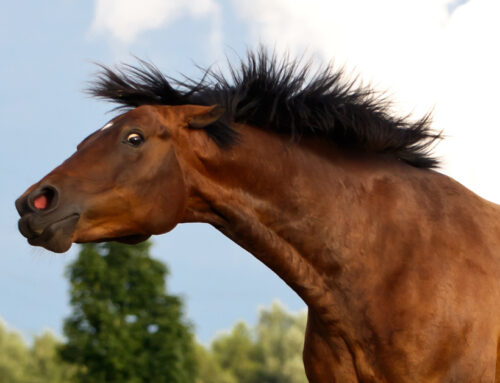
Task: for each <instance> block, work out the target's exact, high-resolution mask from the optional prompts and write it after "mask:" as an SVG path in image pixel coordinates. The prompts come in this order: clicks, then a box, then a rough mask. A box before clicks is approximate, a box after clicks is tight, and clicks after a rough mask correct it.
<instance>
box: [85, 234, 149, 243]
mask: <svg viewBox="0 0 500 383" xmlns="http://www.w3.org/2000/svg"><path fill="white" fill-rule="evenodd" d="M149 237H151V235H149V234H131V235H126V236H123V237H109V238H100V239H97V240H94V241H92V242H94V243H99V242H110V241H115V242H120V243H125V244H127V245H137V244H138V243H141V242H144V241H146V240H148V239H149ZM77 243H80V242H78V241H77Z"/></svg>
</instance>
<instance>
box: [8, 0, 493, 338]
mask: <svg viewBox="0 0 500 383" xmlns="http://www.w3.org/2000/svg"><path fill="white" fill-rule="evenodd" d="M373 3H375V2H370V1H365V0H351V1H347V0H346V1H342V0H332V1H326V0H310V1H300V0H297V1H294V2H290V1H286V0H252V1H250V0H227V1H216V0H192V1H191V2H183V3H181V2H173V1H172V0H144V1H141V2H138V1H131V0H121V1H118V0H96V1H94V2H90V1H87V2H82V1H76V0H54V1H50V2H39V1H25V2H19V1H14V0H7V1H3V2H2V12H0V51H1V55H2V60H0V79H1V90H2V91H1V92H0V133H1V137H2V141H1V142H2V148H1V149H0V167H1V168H0V170H1V174H2V176H3V180H2V186H3V187H2V188H0V196H1V202H0V240H1V243H2V250H1V252H0V316H1V317H2V318H3V319H4V320H5V321H6V322H7V323H8V324H9V325H10V326H12V327H13V328H16V329H18V330H20V331H22V332H23V333H24V334H25V335H27V336H28V337H29V336H30V335H31V334H33V333H36V332H40V331H41V330H42V329H43V328H45V327H49V328H52V329H54V330H55V331H56V332H59V333H60V332H61V325H62V320H63V318H64V317H65V316H66V315H68V313H69V306H68V300H69V296H68V284H67V281H66V279H65V277H64V270H65V268H66V266H67V264H68V263H69V262H71V260H73V259H74V257H75V254H76V251H77V247H76V246H74V247H73V248H72V250H71V251H70V252H69V253H66V254H63V255H60V254H52V253H49V252H47V251H45V250H41V249H38V248H32V247H30V246H29V245H28V244H27V243H26V241H25V240H24V239H23V237H21V235H20V234H19V233H18V232H17V213H16V212H15V209H14V200H15V199H16V198H17V197H18V195H19V194H21V193H22V192H23V191H24V190H25V189H26V188H27V187H28V186H29V185H31V184H32V183H33V182H36V181H37V180H39V179H40V178H41V177H42V176H43V175H45V174H46V173H47V172H48V171H50V170H51V169H52V168H54V167H55V166H56V165H58V164H59V163H60V162H61V161H62V160H64V159H65V158H66V157H68V156H69V155H70V154H71V153H72V152H73V151H74V150H75V148H76V145H77V144H78V143H79V141H80V140H81V139H83V138H84V137H86V136H87V135H88V134H89V133H90V132H92V131H94V130H96V129H97V128H99V127H100V126H102V125H103V124H104V123H105V122H106V121H107V120H108V119H109V118H110V116H111V115H110V114H107V113H106V112H107V111H109V110H110V108H111V105H109V104H106V103H103V102H100V101H96V100H91V99H89V98H88V97H87V96H85V95H84V94H83V93H82V89H83V88H84V87H85V83H86V81H88V80H90V79H91V78H92V73H94V72H95V69H96V68H95V67H94V66H93V64H92V62H101V63H105V64H108V65H109V64H113V63H117V62H119V61H129V62H130V61H132V60H133V59H132V58H131V54H134V55H137V56H139V57H141V58H146V59H148V60H151V61H153V62H154V63H155V64H156V65H157V66H158V67H160V68H161V69H162V70H163V71H164V72H166V73H168V74H170V75H177V74H178V73H185V74H188V75H194V76H196V74H197V73H198V71H197V70H196V68H195V66H194V65H193V63H197V64H200V65H203V66H206V65H211V64H214V63H217V62H220V61H221V60H223V57H224V54H225V53H227V54H228V55H229V56H230V57H234V56H237V55H240V56H244V53H245V51H246V50H247V48H251V47H254V46H256V45H257V44H258V43H259V42H260V43H263V44H265V45H267V46H271V47H274V48H276V49H277V50H278V51H280V50H285V49H286V50H288V51H290V52H291V53H292V54H294V53H300V52H304V51H305V52H306V53H307V54H309V55H310V56H312V57H314V58H315V59H316V60H317V61H322V62H327V61H329V60H331V59H335V64H337V65H338V66H341V65H344V66H346V68H348V69H349V70H351V69H352V70H353V71H354V72H355V73H357V74H361V75H362V77H361V78H362V79H363V80H364V81H369V82H371V83H373V84H375V85H376V86H377V87H378V88H379V89H382V90H388V91H389V93H390V94H391V95H392V96H393V97H392V98H393V99H395V100H396V104H395V110H396V111H401V112H404V113H406V112H414V113H415V114H419V113H421V112H422V111H426V110H428V109H429V108H434V116H435V118H434V121H435V122H434V125H435V127H436V128H437V129H443V130H444V132H445V134H447V135H448V136H449V139H448V140H446V142H445V143H443V144H441V145H440V146H439V147H438V148H437V153H438V155H440V156H441V157H442V158H443V160H444V168H443V172H445V173H447V174H449V175H451V176H453V177H455V178H457V179H458V180H459V181H460V182H462V183H464V184H465V185H466V186H468V187H470V188H471V189H473V190H475V191H476V192H478V193H479V194H480V195H482V196H484V197H485V198H488V199H490V200H493V201H496V202H497V203H498V202H499V201H500V183H499V181H498V179H497V178H498V177H491V174H492V171H495V172H498V170H497V169H498V160H497V158H496V155H495V153H496V147H497V142H498V140H499V139H500V125H499V122H498V121H499V120H498V118H497V116H496V115H495V110H497V109H498V108H497V103H498V95H497V94H496V92H497V90H498V89H499V88H500V75H499V74H498V68H499V67H500V59H499V58H498V57H497V54H496V53H495V52H496V50H495V49H494V48H493V47H496V46H498V36H500V29H499V28H500V27H499V26H498V23H497V20H496V19H495V15H498V14H499V11H500V7H499V5H498V1H497V0H494V1H491V0H490V1H489V0H470V1H464V0H459V1H457V0H432V1H431V0H419V1H410V0H405V1H403V0H397V1H396V0H382V1H380V2H376V4H377V5H374V4H373ZM137 4H143V6H142V8H141V9H139V10H138V9H136V8H134V7H137ZM361 9H362V10H363V12H360V10H361ZM147 10H150V12H148V11H147ZM478 96H480V97H478ZM464 153H466V155H465V154H464ZM154 243H155V246H154V248H153V254H154V256H156V257H157V258H159V259H160V260H162V261H165V262H166V263H167V264H168V265H169V267H170V270H171V276H170V277H169V279H168V287H169V290H170V291H171V292H174V293H177V294H181V295H182V296H183V297H184V298H185V301H186V305H187V306H186V307H187V314H188V316H189V318H190V319H191V320H192V321H193V322H194V324H195V328H196V333H197V336H198V337H199V339H201V340H202V341H204V342H207V341H209V340H210V339H211V338H212V337H213V336H214V334H215V333H216V331H218V330H221V329H225V328H229V327H230V326H232V325H233V324H234V322H235V321H237V320H239V319H245V320H247V321H249V322H253V321H254V320H255V318H256V315H257V309H258V307H259V306H263V305H269V304H270V303H271V302H272V301H273V300H274V299H279V300H281V301H282V302H284V303H285V304H286V305H287V306H288V307H289V308H290V309H293V310H299V309H302V308H304V304H303V303H302V301H301V300H300V299H299V298H298V297H297V296H296V295H295V294H294V293H293V292H292V291H291V290H290V289H289V288H288V287H287V286H286V285H285V284H284V283H283V282H282V281H281V280H280V279H279V278H278V277H277V276H275V275H274V273H273V272H271V271H270V270H268V269H267V268H266V267H265V266H263V265H262V264H260V263H259V262H258V261H257V260H255V259H254V258H253V257H252V256H251V255H250V254H248V253H246V252H245V251H244V250H242V249H241V248H239V247H238V246H236V245H235V244H233V243H231V242H230V241H229V240H228V239H226V238H225V237H223V236H222V235H221V234H219V233H218V232H217V231H215V230H214V229H212V228H210V227H209V226H207V225H201V224H190V225H181V226H179V227H177V228H176V229H175V230H174V231H173V232H171V233H169V234H166V235H163V236H159V237H156V238H154Z"/></svg>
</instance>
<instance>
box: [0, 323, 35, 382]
mask: <svg viewBox="0 0 500 383" xmlns="http://www.w3.org/2000/svg"><path fill="white" fill-rule="evenodd" d="M29 364H30V354H29V349H28V347H27V346H26V343H25V342H24V340H23V338H22V337H21V335H20V334H18V333H16V332H14V331H9V330H8V329H7V326H6V325H5V323H4V322H3V321H2V320H1V319H0V382H5V383H25V382H26V383H27V382H28V379H29V375H28V373H27V368H28V366H29Z"/></svg>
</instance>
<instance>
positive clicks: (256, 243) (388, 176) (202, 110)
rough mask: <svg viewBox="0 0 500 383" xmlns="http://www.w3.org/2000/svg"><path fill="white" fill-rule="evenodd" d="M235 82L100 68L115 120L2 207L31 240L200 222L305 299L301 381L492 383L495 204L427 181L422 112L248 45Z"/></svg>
mask: <svg viewBox="0 0 500 383" xmlns="http://www.w3.org/2000/svg"><path fill="white" fill-rule="evenodd" d="M231 73H232V77H231V78H224V76H222V75H220V74H219V73H213V72H208V73H207V76H204V78H203V80H202V81H201V82H195V81H191V80H185V81H184V82H176V81H175V80H171V79H167V78H166V77H165V76H163V75H162V74H161V73H160V72H159V71H158V70H157V69H156V68H155V67H153V66H152V65H150V64H147V63H142V64H141V65H139V66H138V67H132V66H127V67H125V68H124V69H116V70H113V69H109V68H106V67H103V68H102V72H101V74H100V76H99V77H98V79H97V80H96V82H95V83H94V86H93V87H92V89H91V90H90V91H91V93H92V94H93V95H94V96H97V97H100V98H104V99H108V100H111V101H113V102H116V103H118V104H119V106H120V107H122V108H124V109H125V111H124V113H122V114H120V115H118V116H117V117H116V118H114V119H112V120H111V121H110V122H108V123H107V124H106V125H105V126H104V127H103V128H101V129H99V130H98V131H96V132H95V133H93V134H91V135H90V136H89V137H87V138H86V139H85V140H84V141H82V143H81V144H80V145H79V146H78V148H77V151H76V152H75V153H74V154H73V155H72V156H71V157H70V158H68V159H67V160H66V161H65V162H63V163H62V164H61V165H60V166H59V167H57V168H56V169H54V170H53V171H52V172H50V173H49V174H48V175H47V176H45V177H44V178H43V179H42V180H41V181H39V182H38V183H36V184H35V185H33V186H31V187H30V188H29V189H28V190H27V191H26V192H25V193H24V194H23V195H22V196H21V197H20V198H19V199H18V200H17V201H16V207H17V209H18V211H19V214H20V215H21V219H20V220H19V229H20V231H21V233H22V234H23V235H24V236H25V237H26V238H27V239H28V241H29V243H31V244H32V245H36V246H43V247H45V248H46V249H49V250H52V251H55V252H64V251H67V250H68V249H69V248H70V247H71V244H72V243H74V242H76V243H83V242H93V241H109V240H115V241H121V242H126V243H136V242H140V241H143V240H145V239H147V238H148V237H149V236H151V235H155V234H161V233H165V232H168V231H170V230H172V229H173V228H174V227H175V226H176V225H177V224H178V223H180V222H206V223H209V224H211V225H213V226H214V227H216V228H217V229H218V230H220V231H221V232H222V233H224V234H225V235H226V236H228V237H229V238H231V239H232V240H233V241H235V242H236V243H238V244H239V245H241V246H242V247H243V248H245V249H247V250H248V251H249V252H251V253H252V254H253V255H255V256H256V257H257V258H258V259H259V260H261V261H262V262H263V263H264V264H266V265H267V266H268V267H269V268H271V269H272V270H274V271H275V272H276V273H277V274H278V275H279V276H280V277H281V278H282V279H283V280H284V281H285V282H286V283H287V284H288V285H289V286H290V287H291V288H292V289H294V290H295V291H296V292H297V293H298V294H299V296H300V297H301V298H302V299H303V300H304V302H306V304H307V305H308V308H309V316H308V324H307V331H306V339H305V346H304V365H305V369H306V373H307V376H308V379H309V380H310V382H317V383H326V382H329V383H330V382H412V383H413V382H500V371H499V369H500V365H498V347H499V335H500V207H499V206H498V205H495V204H493V203H490V202H488V201H485V200H483V199H481V198H480V197H478V196H477V195H475V194H474V193H472V192H471V191H469V190H467V189H466V188H464V187H463V186H462V185H460V184H459V183H457V182H455V181H454V180H452V179H450V178H448V177H446V176H445V175H442V174H440V173H438V172H436V171H435V170H433V169H434V168H435V167H437V165H438V162H437V160H436V159H435V158H433V157H432V156H431V155H430V152H429V149H430V145H432V144H433V143H434V142H435V141H436V140H438V139H440V138H441V137H440V134H439V133H435V132H433V131H432V130H431V128H430V121H429V118H428V116H426V117H424V118H422V119H420V120H417V121H410V120H409V119H408V118H406V117H405V118H401V117H397V116H394V115H393V114H392V113H391V111H390V108H389V106H388V105H387V104H386V102H385V101H383V99H382V98H380V97H378V96H377V94H376V93H375V92H373V91H372V90H370V89H367V88H357V87H355V86H354V85H353V84H352V83H349V82H346V81H344V80H342V75H341V73H339V72H335V71H333V70H331V69H328V68H324V69H323V70H321V71H319V72H318V73H317V74H316V75H313V76H310V73H309V72H308V70H307V66H302V67H301V66H300V65H298V64H297V63H294V62H287V61H286V60H283V61H279V60H278V59H276V58H275V57H274V56H269V55H267V54H265V53H264V52H262V51H261V52H259V53H257V54H250V55H249V57H248V60H247V61H246V62H245V63H242V64H241V67H240V68H239V69H235V68H233V70H232V71H231ZM221 266H222V265H221ZM228 288H230V286H228Z"/></svg>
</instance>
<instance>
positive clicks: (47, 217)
mask: <svg viewBox="0 0 500 383" xmlns="http://www.w3.org/2000/svg"><path fill="white" fill-rule="evenodd" d="M16 209H17V211H18V213H19V215H20V216H21V218H20V219H19V222H18V227H19V231H20V232H21V234H22V235H23V236H25V237H26V238H27V239H28V242H29V243H30V244H31V245H33V246H41V247H44V248H45V249H47V250H50V251H53V252H55V253H64V252H65V251H67V250H69V248H70V247H71V244H72V237H73V232H74V231H75V228H76V225H77V223H78V220H79V219H80V213H79V211H78V209H77V208H76V206H74V205H65V204H62V203H61V201H60V195H59V191H58V190H57V188H56V187H54V186H51V185H42V186H39V187H37V188H35V189H34V190H32V191H30V190H28V191H27V192H26V193H25V194H23V195H22V196H21V197H19V198H18V199H17V200H16Z"/></svg>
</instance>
